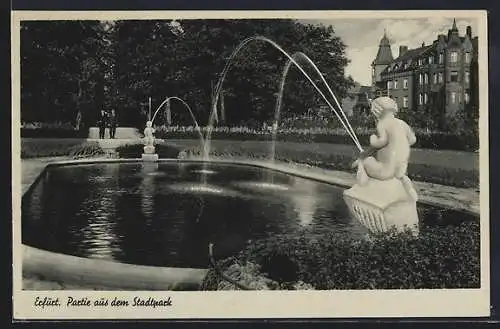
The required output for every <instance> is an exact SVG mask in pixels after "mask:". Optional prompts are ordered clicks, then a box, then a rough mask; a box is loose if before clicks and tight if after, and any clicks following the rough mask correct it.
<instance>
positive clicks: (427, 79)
mask: <svg viewBox="0 0 500 329" xmlns="http://www.w3.org/2000/svg"><path fill="white" fill-rule="evenodd" d="M424 83H425V84H428V83H429V75H428V74H427V73H425V74H424Z"/></svg>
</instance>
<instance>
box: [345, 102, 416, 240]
mask: <svg viewBox="0 0 500 329" xmlns="http://www.w3.org/2000/svg"><path fill="white" fill-rule="evenodd" d="M371 112H372V113H373V115H374V116H375V118H376V119H377V133H376V134H373V135H371V136H370V148H369V149H367V150H365V151H364V152H362V153H361V155H360V156H359V158H358V159H357V160H356V161H355V162H354V163H353V167H357V176H356V178H357V184H356V185H355V186H353V187H352V188H351V189H349V190H347V191H346V192H344V199H345V200H346V203H347V204H348V206H349V208H350V210H351V212H353V213H354V215H355V217H357V218H358V219H359V220H360V221H361V222H363V223H364V224H365V225H366V226H368V227H369V228H370V230H371V231H378V232H380V231H386V230H387V229H388V228H389V227H390V226H396V227H397V228H401V227H403V226H405V225H407V226H411V227H415V225H416V226H418V214H417V210H416V202H417V200H418V196H417V192H416V191H415V189H414V188H413V185H412V182H411V181H410V179H409V178H408V176H407V168H408V161H409V158H410V149H411V146H412V145H413V144H415V143H416V137H415V134H414V132H413V130H412V129H411V128H410V126H409V125H408V124H407V123H406V122H404V121H403V120H401V119H398V118H396V113H397V112H398V107H397V104H396V102H395V101H394V100H393V99H391V98H389V97H379V98H377V99H375V100H373V101H372V102H371ZM417 230H418V229H417Z"/></svg>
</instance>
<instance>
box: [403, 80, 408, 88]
mask: <svg viewBox="0 0 500 329" xmlns="http://www.w3.org/2000/svg"><path fill="white" fill-rule="evenodd" d="M403 89H408V79H403Z"/></svg>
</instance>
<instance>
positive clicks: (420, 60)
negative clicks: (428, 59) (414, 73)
mask: <svg viewBox="0 0 500 329" xmlns="http://www.w3.org/2000/svg"><path fill="white" fill-rule="evenodd" d="M418 65H419V66H421V65H422V58H419V59H418Z"/></svg>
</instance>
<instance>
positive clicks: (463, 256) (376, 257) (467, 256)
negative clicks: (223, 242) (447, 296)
mask: <svg viewBox="0 0 500 329" xmlns="http://www.w3.org/2000/svg"><path fill="white" fill-rule="evenodd" d="M219 264H220V267H221V268H223V269H224V270H225V272H226V273H230V272H231V271H233V275H236V277H238V275H237V274H235V273H234V268H235V267H240V268H241V269H240V272H249V271H250V270H249V269H247V268H245V267H244V264H255V265H254V266H253V267H252V268H251V270H252V271H251V273H253V275H254V276H255V275H259V274H257V273H260V275H261V276H263V277H264V278H267V280H270V281H272V282H275V283H274V285H272V287H274V288H275V289H276V287H279V288H280V289H286V288H288V289H297V288H299V289H300V287H304V288H302V289H311V287H312V288H314V289H317V290H340V289H436V288H479V287H480V269H481V264H480V234H479V222H463V223H461V224H460V225H448V226H436V227H427V228H423V229H422V231H421V233H420V235H419V236H418V237H414V236H413V235H412V234H411V233H410V232H404V233H395V232H390V233H388V234H381V235H377V236H371V237H370V238H366V239H362V240H357V239H354V238H350V237H347V236H345V235H342V234H340V233H335V232H332V233H330V234H326V235H324V234H323V235H313V234H311V233H308V232H303V233H301V234H296V235H286V234H283V235H274V236H272V237H269V238H266V239H261V240H257V241H253V242H251V243H250V244H249V245H248V246H247V247H246V248H245V249H244V250H243V251H242V252H241V253H240V254H239V255H238V256H237V257H235V258H228V259H225V260H222V261H220V262H219ZM235 264H236V265H235ZM257 271H258V272H257ZM239 277H241V275H240V276H239ZM223 287H224V284H221V279H220V277H218V276H217V275H215V274H214V271H213V270H211V272H210V273H209V275H208V276H207V277H206V279H205V282H204V285H203V288H204V289H205V290H218V289H221V288H223ZM267 288H269V289H272V288H271V287H269V285H267Z"/></svg>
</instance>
